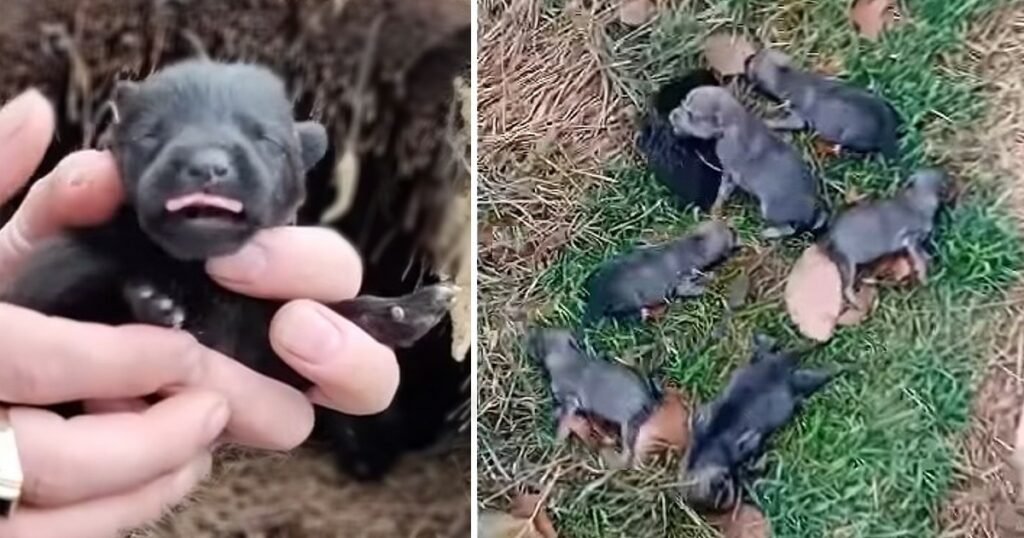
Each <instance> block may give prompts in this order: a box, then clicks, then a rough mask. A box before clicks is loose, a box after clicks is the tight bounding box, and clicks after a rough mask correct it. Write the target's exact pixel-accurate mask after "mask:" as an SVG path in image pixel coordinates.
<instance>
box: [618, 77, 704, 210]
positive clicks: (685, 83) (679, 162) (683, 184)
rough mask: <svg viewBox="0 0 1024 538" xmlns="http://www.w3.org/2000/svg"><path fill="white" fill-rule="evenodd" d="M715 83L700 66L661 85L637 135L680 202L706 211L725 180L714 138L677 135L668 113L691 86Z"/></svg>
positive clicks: (661, 178) (656, 172)
mask: <svg viewBox="0 0 1024 538" xmlns="http://www.w3.org/2000/svg"><path fill="white" fill-rule="evenodd" d="M715 84H717V82H716V79H715V75H714V74H713V73H712V72H710V71H703V70H697V71H692V72H690V73H688V74H686V75H684V76H683V77H681V78H679V79H676V80H672V81H670V82H668V83H667V84H665V85H664V86H662V87H661V88H660V89H659V90H658V92H657V93H656V94H655V95H654V96H653V98H652V99H651V101H652V102H651V105H650V106H649V109H648V112H647V114H646V115H645V116H644V118H643V120H642V122H641V128H640V133H639V134H638V135H637V138H636V147H637V149H638V150H639V151H640V153H642V154H643V156H644V158H645V159H646V160H647V165H648V167H649V168H650V169H651V170H652V171H653V172H654V178H655V179H657V180H658V181H659V182H660V183H662V184H663V185H665V186H666V187H668V188H669V190H671V191H672V193H673V194H674V195H675V197H676V200H677V201H678V202H679V204H680V205H681V206H683V207H685V206H689V205H696V206H697V207H700V208H701V209H703V210H705V211H706V210H708V209H710V208H711V206H712V205H713V204H714V203H715V197H716V196H717V194H718V187H719V184H720V183H721V181H722V172H721V170H722V165H721V163H719V162H718V156H717V155H716V154H715V142H714V140H706V139H701V138H696V137H692V136H676V135H675V134H674V133H673V132H672V125H671V124H670V123H669V121H668V116H669V114H670V113H671V112H672V109H674V108H675V107H677V106H679V103H680V102H682V100H683V99H685V98H686V95H687V94H689V93H690V91H691V90H693V89H694V88H698V87H700V86H708V85H715Z"/></svg>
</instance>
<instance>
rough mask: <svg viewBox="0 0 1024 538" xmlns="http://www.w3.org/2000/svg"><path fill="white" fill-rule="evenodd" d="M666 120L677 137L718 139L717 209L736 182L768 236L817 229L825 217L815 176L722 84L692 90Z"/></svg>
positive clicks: (716, 145)
mask: <svg viewBox="0 0 1024 538" xmlns="http://www.w3.org/2000/svg"><path fill="white" fill-rule="evenodd" d="M669 121H670V122H671V123H672V128H673V130H674V132H675V133H676V135H677V136H687V135H688V136H695V137H698V138H704V139H712V140H715V141H716V143H715V152H716V153H717V155H718V159H719V161H720V162H721V163H722V183H721V185H720V186H719V190H718V198H717V200H716V201H715V209H716V210H717V209H720V208H721V206H722V204H724V203H725V201H726V200H727V199H728V198H729V196H730V195H731V194H732V191H733V189H734V188H735V187H737V186H738V187H739V188H740V189H742V190H743V191H745V192H747V193H749V194H750V195H752V196H754V197H755V198H757V200H758V201H759V202H760V203H761V215H762V216H763V217H764V218H765V220H767V221H768V223H769V227H767V228H765V230H764V231H763V232H762V235H763V236H764V237H766V238H778V237H783V236H788V235H792V234H794V233H797V232H799V231H805V230H806V231H817V230H818V229H820V228H821V227H822V226H824V224H825V222H826V221H827V220H828V219H827V213H826V212H825V210H824V209H823V208H822V207H821V204H820V202H819V200H818V194H817V181H816V180H815V178H814V175H813V174H812V173H811V170H810V168H808V167H807V165H806V164H804V162H803V160H802V159H801V158H800V154H799V153H798V152H797V150H796V149H794V148H793V147H792V146H790V145H789V144H787V143H786V142H784V141H783V140H781V139H780V138H778V137H777V136H776V135H775V133H773V132H772V131H771V129H769V128H768V126H767V125H765V123H764V122H763V121H761V119H760V118H758V117H757V116H755V115H753V114H751V113H750V112H749V111H747V110H746V109H745V108H744V107H743V105H742V104H740V102H739V101H737V100H736V98H735V97H733V96H732V94H730V93H729V92H728V91H727V90H725V89H724V88H719V87H716V86H704V87H701V88H697V89H695V90H693V91H691V92H690V94H689V95H687V96H686V100H684V101H683V102H682V104H680V105H679V106H678V107H676V109H675V110H673V111H672V113H671V114H670V115H669Z"/></svg>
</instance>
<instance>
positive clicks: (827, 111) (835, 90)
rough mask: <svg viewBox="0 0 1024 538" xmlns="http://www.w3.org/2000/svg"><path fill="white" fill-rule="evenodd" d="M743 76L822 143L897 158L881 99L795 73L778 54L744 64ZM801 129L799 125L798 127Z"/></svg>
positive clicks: (888, 109) (893, 125) (892, 125)
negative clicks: (782, 104)
mask: <svg viewBox="0 0 1024 538" xmlns="http://www.w3.org/2000/svg"><path fill="white" fill-rule="evenodd" d="M746 67H747V69H746V76H747V78H748V79H750V80H751V81H752V82H753V83H754V85H755V86H757V88H758V89H759V90H761V91H763V92H765V93H767V94H768V95H770V96H772V97H774V98H776V99H779V100H781V101H783V102H785V103H786V104H787V105H788V108H789V110H790V112H791V113H792V114H795V116H796V118H798V119H799V120H800V122H793V123H791V127H792V128H804V127H809V128H811V129H813V130H814V131H815V132H817V133H818V134H819V135H820V136H821V137H822V138H823V139H825V140H827V141H829V142H833V143H835V144H839V145H840V146H841V147H843V148H847V149H850V150H853V151H854V152H858V153H868V152H876V151H878V152H881V153H882V154H883V155H885V156H886V157H887V158H895V157H897V156H898V154H899V146H898V143H897V129H898V127H899V117H898V116H897V115H896V111H895V109H893V107H892V106H891V105H890V104H889V103H887V102H886V101H885V100H884V99H882V98H881V97H878V96H877V95H875V94H873V93H871V92H869V91H867V90H864V89H861V88H858V87H856V86H852V85H850V84H846V83H844V82H841V81H838V80H833V79H828V78H825V77H823V76H820V75H817V74H815V73H810V72H807V71H803V70H800V69H799V68H797V67H795V66H793V64H792V60H791V59H790V58H789V57H788V56H786V55H785V54H783V53H782V52H779V51H776V50H771V49H765V50H762V51H760V52H758V53H757V54H755V55H754V56H752V57H751V58H749V59H748V60H747V66H746ZM801 123H802V125H801Z"/></svg>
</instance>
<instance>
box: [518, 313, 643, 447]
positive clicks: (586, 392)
mask: <svg viewBox="0 0 1024 538" xmlns="http://www.w3.org/2000/svg"><path fill="white" fill-rule="evenodd" d="M526 349H527V352H528V353H529V355H530V356H531V357H532V358H533V360H535V361H537V362H538V363H539V364H540V365H541V366H542V367H543V368H544V372H545V373H546V374H547V376H548V382H549V383H550V384H551V393H552V395H553V396H554V400H555V407H554V419H555V422H556V423H557V424H559V429H558V440H559V441H562V440H564V439H565V437H566V436H567V435H568V434H569V432H568V430H566V429H564V428H562V426H561V424H562V419H564V418H565V417H568V416H572V415H577V414H580V415H586V416H591V417H595V418H598V419H601V420H603V421H606V422H610V423H612V424H614V425H616V426H617V427H618V428H619V431H620V432H621V434H620V435H621V437H620V442H621V443H622V466H623V467H629V466H630V465H632V463H633V454H634V448H635V445H636V437H637V433H638V432H639V431H640V426H641V425H642V424H643V423H644V422H645V421H646V420H647V418H648V417H650V415H651V413H652V412H654V409H655V408H656V407H657V406H658V403H659V401H660V399H661V394H660V391H659V390H658V389H657V387H656V386H655V384H654V383H653V382H652V381H651V380H649V379H646V378H644V377H643V376H641V375H640V374H638V373H636V372H634V371H633V370H630V369H629V368H626V367H625V366H622V365H621V364H616V363H613V362H609V361H605V360H601V359H598V358H596V357H591V356H590V354H589V353H587V352H585V351H583V350H582V349H580V346H579V344H578V343H577V342H576V339H575V338H574V337H573V336H572V334H571V333H570V332H569V331H567V330H564V329H532V330H530V331H529V332H528V333H527V337H526Z"/></svg>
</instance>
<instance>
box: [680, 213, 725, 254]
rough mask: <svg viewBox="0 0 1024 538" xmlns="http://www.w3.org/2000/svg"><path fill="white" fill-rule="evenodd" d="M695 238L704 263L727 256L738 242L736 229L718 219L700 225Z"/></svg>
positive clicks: (695, 231) (695, 232)
mask: <svg viewBox="0 0 1024 538" xmlns="http://www.w3.org/2000/svg"><path fill="white" fill-rule="evenodd" d="M694 239H696V245H697V248H698V252H697V255H698V257H699V258H700V259H701V261H702V263H712V262H714V261H715V260H718V259H721V258H723V257H725V256H726V255H728V254H730V253H731V252H732V251H733V250H734V249H735V248H736V245H737V242H738V238H737V236H736V231H735V230H733V229H732V228H730V227H729V225H728V224H726V223H725V222H723V221H718V220H712V221H708V222H703V223H701V224H700V225H698V226H697V228H696V229H695V230H694ZM681 244H684V245H685V243H681ZM682 254H686V253H682Z"/></svg>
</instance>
